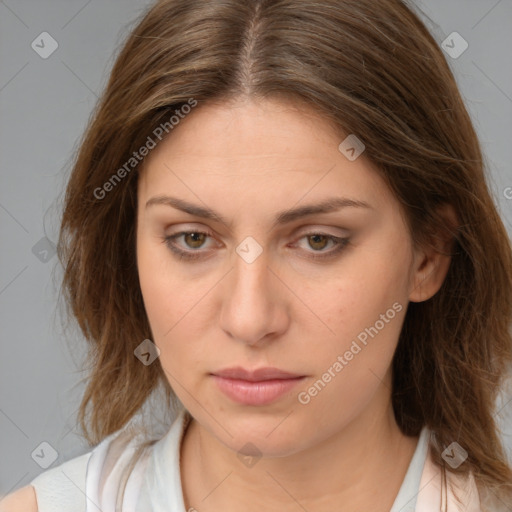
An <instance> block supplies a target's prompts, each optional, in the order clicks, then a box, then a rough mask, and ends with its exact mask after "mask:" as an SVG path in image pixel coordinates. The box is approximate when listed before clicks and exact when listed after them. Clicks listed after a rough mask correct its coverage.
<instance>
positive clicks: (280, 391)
mask: <svg viewBox="0 0 512 512" xmlns="http://www.w3.org/2000/svg"><path fill="white" fill-rule="evenodd" d="M212 377H213V379H214V381H215V383H216V384H217V387H218V389H219V390H220V391H222V392H223V393H224V395H226V396H227V397H228V398H229V399H231V400H232V401H234V402H237V403H239V404H242V405H251V406H262V405H267V404H270V403H272V402H274V401H276V400H277V399H278V398H280V397H282V396H283V395H286V394H287V393H289V392H290V391H291V390H292V389H293V388H294V387H295V386H296V385H297V384H298V383H299V382H301V381H302V380H303V379H304V378H305V376H304V375H298V374H295V373H290V372H286V371H284V370H280V369H278V368H258V369H256V370H246V369H244V368H241V367H237V368H226V369H224V370H220V371H218V372H215V373H213V374H212Z"/></svg>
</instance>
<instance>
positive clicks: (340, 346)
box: [137, 99, 450, 512]
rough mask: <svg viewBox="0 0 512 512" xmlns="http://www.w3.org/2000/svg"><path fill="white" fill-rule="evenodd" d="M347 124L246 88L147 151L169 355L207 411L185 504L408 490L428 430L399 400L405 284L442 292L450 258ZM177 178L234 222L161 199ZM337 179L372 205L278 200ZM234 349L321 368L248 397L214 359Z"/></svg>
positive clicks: (160, 316)
mask: <svg viewBox="0 0 512 512" xmlns="http://www.w3.org/2000/svg"><path fill="white" fill-rule="evenodd" d="M299 108H300V110H299ZM344 138H345V135H343V136H340V134H339V133H337V132H336V130H335V129H334V127H333V126H332V125H330V124H329V123H328V122H327V121H326V120H325V119H324V118H322V117H320V116H319V115H318V114H317V113H316V112H315V111H313V110H311V109H310V107H304V106H299V105H298V104H294V103H291V102H285V101H283V100H280V101H277V100H260V101H255V100H249V99H239V100H236V101H232V102H230V103H219V104H205V105H199V106H198V107H196V108H195V109H194V110H193V111H192V113H190V114H189V115H188V116H187V117H186V118H185V119H184V120H182V121H181V122H180V124H179V125H178V126H176V127H175V128H174V130H173V131H172V133H171V136H169V137H168V138H166V139H164V140H163V141H162V142H161V143H159V145H158V146H157V147H156V148H155V149H154V150H152V152H151V154H150V155H149V157H147V159H146V161H145V162H144V164H145V165H144V170H143V172H142V173H141V176H140V179H139V188H138V217H137V262H138V269H139V279H140V286H141V290H142V293H143V297H144V303H145V307H146V311H147V314H148V318H149V321H150V325H151V329H152V334H153V341H154V342H155V343H156V345H157V346H158V347H159V349H160V351H161V352H160V364H161V365H162V367H163V368H164V371H165V375H166V377H167V379H168V381H169V383H170V384H171V386H172V387H173V389H174V391H175V392H176V394H177V396H178V398H179V399H180V400H181V402H182V403H183V404H184V406H185V407H186V408H187V410H188V411H189V412H190V413H191V415H192V417H193V420H192V422H191V424H190V426H189V428H188V429H187V431H186V434H185V436H184V440H183V443H182V447H181V456H182V467H181V477H182V486H183V494H184V499H185V504H186V507H187V510H188V509H189V508H191V507H194V508H195V509H196V510H198V511H200V512H203V511H204V512H207V511H214V510H224V511H228V512H229V511H235V510H237V511H239V510H246V511H249V512H251V511H260V510H280V511H283V510H285V511H288V510H290V511H292V510H299V505H300V506H301V507H303V508H305V509H306V510H308V511H324V510H325V511H326V510H334V509H339V504H340V503H343V505H344V508H343V510H344V512H352V511H353V512H355V511H358V510H374V511H380V510H382V511H389V509H390V507H391V506H392V504H393V501H394V499H395V497H396V494H397V493H398V490H399V488H400V485H401V483H402V481H403V478H404V476H405V473H406V471H407V468H408V465H409V463H410V460H411V457H412V455H413V452H414V449H415V447H416V444H417V438H410V437H406V436H404V435H403V434H402V433H401V432H400V430H399V428H398V426H397V424H396V421H395V418H394V415H393V411H392V408H391V401H390V390H391V369H390V367H391V362H392V357H393V354H394V351H395V348H396V345H397V341H398V337H399V334H400V330H401V327H402V324H403V320H404V316H405V313H406V309H407V304H408V302H409V301H423V300H427V299H428V298H430V297H431V296H432V295H434V294H435V293H436V292H437V291H438V289H439V288H440V286H441V284H442V282H443V279H444V277H445V275H446V272H447V270H448V266H449V261H450V260H449V257H447V256H442V255H441V254H439V253H438V252H437V251H435V250H433V249H421V248H415V247H413V245H412V241H411V237H410V233H409V232H408V230H407V226H406V223H405V220H404V216H403V212H402V210H401V208H400V205H399V203H398V202H397V200H396V199H395V197H394V196H393V194H392V193H391V191H390V190H389V189H388V187H387V186H386V185H385V183H384V181H383V180H382V178H381V177H380V176H379V175H378V172H377V170H376V169H375V167H374V166H373V164H372V163H371V162H370V161H368V160H367V159H366V158H365V155H364V153H363V155H362V156H360V157H359V158H357V159H356V160H355V161H353V162H351V161H349V160H348V159H347V158H346V157H345V156H344V155H343V154H342V153H341V152H340V151H339V150H338V145H339V144H340V142H341V141H342V140H343V139H344ZM162 195H169V196H173V197H177V198H180V199H182V200H185V201H188V202H191V203H194V204H196V205H199V206H202V207H205V206H207V207H209V208H211V209H212V210H214V211H216V212H218V213H219V214H221V215H222V216H223V217H224V218H225V219H226V221H227V223H225V224H224V223H222V222H219V221H216V220H211V219H204V218H201V217H197V216H192V215H190V214H188V213H184V212H182V211H180V210H178V209H175V208H173V207H171V206H169V205H165V204H156V205H152V206H148V207H146V203H147V201H148V200H149V199H150V198H153V197H155V196H162ZM332 196H344V197H348V198H351V199H355V200H358V201H364V202H366V203H368V204H369V205H370V207H369V208H358V207H345V208H343V209H340V210H339V211H336V212H331V213H323V214H315V215H311V216H309V217H303V218H301V219H298V220H295V221H294V222H292V223H290V224H286V225H279V226H277V227H272V221H273V218H274V216H275V215H276V214H277V213H278V212H280V211H282V210H286V209H290V208H294V207H297V206H304V205H306V204H312V203H317V202H320V201H321V200H323V199H326V198H327V197H332ZM180 231H189V232H192V233H194V232H197V231H200V232H201V231H205V232H207V233H208V234H209V236H207V237H204V238H200V237H199V238H198V239H194V238H192V237H190V236H189V237H184V236H181V237H178V238H177V239H175V240H174V243H175V245H177V246H178V247H179V248H181V249H182V250H184V251H189V252H194V251H196V252H199V253H201V254H202V257H200V258H199V259H196V260H190V261H189V260H183V259H182V260H180V258H179V256H176V255H175V254H174V253H173V252H172V251H171V250H170V249H169V247H168V246H167V245H166V244H165V243H163V241H164V239H165V237H166V236H168V235H172V234H176V233H178V232H180ZM314 233H320V234H327V235H330V236H338V237H342V238H343V237H348V238H349V243H348V244H347V245H346V246H345V247H344V248H343V249H342V250H341V252H339V253H337V254H336V255H335V256H333V257H331V258H326V259H324V260H314V259H313V258H312V257H313V256H314V255H315V254H319V253H322V252H323V253H325V254H327V253H328V252H329V251H332V249H333V247H334V244H333V242H332V240H331V241H330V239H329V238H325V239H323V238H319V239H316V240H315V239H314V237H313V239H312V238H311V236H306V235H312V234H314ZM248 236H251V237H253V238H254V239H255V240H256V241H257V243H258V244H259V246H260V247H261V248H262V250H263V252H262V253H261V254H260V255H259V256H258V257H257V258H256V259H255V261H253V262H252V263H247V262H246V261H245V260H244V259H243V258H242V257H240V256H239V255H238V254H237V252H236V250H235V249H236V248H237V246H239V244H240V243H241V242H242V241H243V240H244V239H245V238H246V237H248ZM441 249H446V248H445V247H443V248H441ZM394 303H398V304H400V305H402V310H401V312H399V313H397V314H396V316H395V317H394V318H393V319H392V320H390V321H389V322H388V323H386V324H385V327H384V328H383V329H381V330H380V331H379V333H378V335H377V336H375V337H374V338H373V339H371V338H370V339H369V341H368V344H367V346H365V347H364V348H363V349H362V350H361V351H360V352H359V353H357V355H355V356H354V358H353V359H352V360H351V361H349V362H348V364H347V365H346V366H345V367H344V368H343V370H342V371H341V372H339V373H337V374H336V377H335V378H333V379H332V380H331V381H330V382H329V383H328V384H327V385H326V386H325V388H324V389H322V391H321V392H320V393H318V394H317V395H316V396H315V397H313V398H312V399H311V401H310V402H309V403H307V404H306V405H303V404H301V403H300V402H299V401H298V398H297V396H298V393H299V392H301V391H304V390H307V389H308V388H310V387H311V386H312V384H313V383H315V382H316V381H318V379H320V378H321V377H322V375H323V374H324V373H325V372H326V371H327V370H328V369H329V368H330V367H332V365H333V363H334V362H335V361H336V360H337V357H338V356H339V355H343V354H344V353H345V352H346V351H347V350H348V349H349V347H350V345H351V343H352V341H353V340H355V339H356V337H357V335H358V334H359V333H360V332H361V331H364V329H365V328H367V327H370V326H374V325H375V323H376V321H377V320H379V318H381V317H380V315H381V314H383V313H385V312H386V311H387V310H388V309H389V308H391V307H392V305H393V304H394ZM232 366H243V367H245V368H251V369H253V368H259V367H263V366H273V367H277V368H280V369H283V370H286V371H289V372H292V373H297V374H300V375H304V376H306V377H305V379H304V380H303V382H301V383H300V384H299V385H298V386H297V387H296V388H294V389H293V390H292V391H291V392H289V393H287V394H286V395H284V396H282V397H281V398H279V399H278V400H276V401H275V402H273V403H271V404H269V405H264V406H249V405H242V404H238V403H235V402H233V401H232V400H231V399H229V398H228V397H227V396H226V395H224V394H223V393H222V392H221V391H220V390H219V389H218V387H217V386H216V384H215V382H214V380H213V378H212V376H211V375H210V374H211V373H212V372H215V371H218V370H220V369H222V368H226V367H232ZM249 442H250V443H252V444H254V445H255V446H256V447H257V448H258V450H259V451H260V452H261V455H262V457H261V459H259V460H258V461H257V463H256V464H255V465H253V466H252V467H247V466H245V465H244V464H243V463H242V462H241V460H240V458H239V457H238V451H239V450H240V449H241V447H243V446H244V445H245V444H246V443H249ZM205 496H208V497H207V498H206V499H204V500H203V498H205Z"/></svg>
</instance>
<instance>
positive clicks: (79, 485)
mask: <svg viewBox="0 0 512 512" xmlns="http://www.w3.org/2000/svg"><path fill="white" fill-rule="evenodd" d="M91 454H92V451H90V452H87V453H85V454H84V455H81V456H79V457H75V458H73V459H71V460H69V461H67V462H64V463H63V464H61V465H59V466H56V467H54V468H51V469H48V470H46V471H44V472H43V473H41V474H40V475H38V476H37V477H36V478H34V479H33V480H32V481H31V482H30V486H31V487H32V489H33V492H34V497H35V498H36V503H37V507H38V508H37V507H36V508H35V510H38V512H46V511H47V510H48V511H50V510H67V511H69V512H82V511H85V508H86V502H85V482H86V473H87V464H88V462H89V458H90V456H91ZM1 512H3V510H2V511H1Z"/></svg>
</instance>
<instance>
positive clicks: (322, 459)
mask: <svg viewBox="0 0 512 512" xmlns="http://www.w3.org/2000/svg"><path fill="white" fill-rule="evenodd" d="M386 389H387V388H383V389H382V390H379V392H378V393H377V395H378V394H379V393H386ZM388 394H389V391H388ZM374 402H375V404H379V408H378V409H377V410H376V408H375V407H372V406H371V404H370V406H369V407H367V409H366V410H365V411H364V412H363V413H362V414H361V415H360V416H359V417H357V418H356V419H355V420H354V421H352V422H351V423H349V424H348V425H346V427H345V428H343V430H342V431H340V432H336V433H335V434H334V435H332V436H331V437H328V438H326V439H324V440H323V441H322V442H321V443H318V444H315V445H314V446H312V447H311V448H309V449H307V450H304V451H301V452H298V453H294V454H292V455H290V456H287V457H274V458H265V457H263V458H261V459H260V460H259V461H258V462H257V463H256V464H255V465H254V466H252V467H247V468H246V467H244V466H243V465H241V464H240V461H239V460H238V458H237V453H236V452H234V451H233V450H231V449H230V448H228V447H226V446H225V445H224V444H222V443H221V442H220V441H218V440H217V439H216V438H215V437H214V436H212V435H211V434H210V433H209V432H208V431H207V430H206V429H204V428H203V427H202V426H201V425H200V424H199V423H198V422H197V421H195V420H194V419H192V420H191V422H190V424H189V426H188V429H187V432H186V433H185V436H184V439H183V442H182V446H181V460H182V465H181V473H182V486H183V494H184V499H185V505H186V509H187V510H189V509H192V510H193V509H194V508H195V509H197V510H200V511H201V512H208V511H210V510H211V511H214V510H223V511H226V512H230V511H231V510H233V511H234V510H238V511H239V510H245V511H247V512H252V511H260V510H269V505H270V504H272V505H273V506H272V508H275V509H276V510H277V508H278V507H279V510H280V511H281V512H284V511H288V510H290V511H292V510H293V511H296V510H298V509H297V506H299V505H300V506H301V507H302V508H303V509H306V510H326V509H329V508H331V509H336V508H339V504H340V503H343V505H344V506H343V510H344V512H352V511H354V512H355V511H358V510H372V511H379V510H382V511H389V510H390V508H391V506H392V505H393V502H394V500H395V498H396V495H397V494H398V491H399V489H400V486H401V483H402V481H403V479H404V477H405V473H406V472H407V468H408V466H409V463H410V461H411V458H412V456H413V453H414V450H415V448H416V445H417V442H418V438H417V437H415V438H411V437H407V436H404V435H403V434H402V433H401V431H400V429H399V427H398V425H397V423H396V421H395V418H394V414H393V411H392V406H391V402H390V399H389V397H388V400H384V401H383V397H382V396H376V397H375V398H374Z"/></svg>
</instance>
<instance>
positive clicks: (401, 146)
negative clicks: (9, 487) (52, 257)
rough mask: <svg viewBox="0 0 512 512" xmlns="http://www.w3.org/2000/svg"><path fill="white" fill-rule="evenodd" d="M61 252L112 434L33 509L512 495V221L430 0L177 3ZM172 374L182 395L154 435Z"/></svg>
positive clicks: (121, 94) (404, 501) (95, 422)
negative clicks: (501, 398) (511, 449)
mask: <svg viewBox="0 0 512 512" xmlns="http://www.w3.org/2000/svg"><path fill="white" fill-rule="evenodd" d="M59 247H60V256H61V260H62V262H63V264H64V267H65V280H64V284H65V289H66V291H67V298H68V301H69V304H70V306H71V309H72V312H73V314H74V315H75V317H76V318H77V320H78V322H79V325H80V327H81V329H82V331H83V333H84V335H85V336H86V337H87V339H88V340H89V341H90V343H91V348H92V350H91V358H92V362H93V370H92V374H91V377H90V381H89V384H88V387H87V390H86V393H85V396H84V398H83V402H82V406H81V410H80V421H81V425H82V427H83V430H84V434H85V436H86V438H87V439H88V440H89V442H90V444H91V446H93V445H97V446H95V447H94V449H93V450H91V451H90V452H88V453H87V454H85V455H83V456H81V457H78V458H76V459H73V460H71V461H68V462H66V463H64V464H63V465H61V466H59V467H57V468H53V469H50V470H48V471H46V472H45V473H43V474H42V475H39V476H38V477H37V478H36V479H35V480H33V482H31V484H32V485H31V486H27V487H26V488H24V489H21V490H20V491H18V492H17V493H15V494H14V495H13V496H11V497H8V498H7V499H6V500H5V501H4V504H3V506H4V509H5V510H7V511H8V512H12V511H16V510H24V511H26V510H39V511H40V512H46V511H50V510H68V511H71V510H73V511H75V510H76V511H84V510H87V511H90V510H97V509H98V508H99V509H101V510H103V511H110V510H112V511H114V510H123V511H127V510H141V511H146V510H155V511H160V510H162V511H163V510H176V511H179V512H184V511H185V510H188V511H191V510H197V511H199V512H203V511H205V512H207V511H217V510H223V511H231V510H245V511H249V512H251V511H253V510H254V511H255V510H276V509H278V508H279V510H281V511H282V510H285V511H288V510H290V511H291V510H298V509H299V508H302V509H303V510H307V511H320V510H340V508H341V507H342V508H343V510H344V511H346V512H353V511H356V510H372V511H382V512H384V511H385V512H388V511H391V512H399V511H400V512H405V511H413V510H415V511H417V512H419V511H433V510H439V511H441V510H443V511H445V510H448V511H452V510H454V511H455V510H466V511H498V510H510V507H511V506H512V483H511V482H512V471H511V468H510V466H509V464H508V463H507V460H506V458H505V455H504V450H503V446H502V444H501V441H500V438H499V432H498V429H497V426H496V423H495V419H494V416H493V414H494V402H495V398H496V394H497V392H498V391H499V389H500V386H501V384H502V382H503V378H504V376H505V374H506V370H507V368H508V367H509V366H510V362H511V360H512V341H511V338H510V334H509V331H508V329H509V326H510V322H511V315H512V296H511V287H510V285H511V283H512V257H511V255H512V252H511V247H510V242H509V240H508V237H507V233H506V231H505V229H504V226H503V223H502V222H501V220H500V218H499V216H498V214H497V212H496V208H495V206H494V204H493V201H492V199H491V197H490V194H489V190H488V188H487V185H486V181H485V174H484V171H483V163H482V154H481V151H480V146H479V143H478V140H477V137H476V135H475V132H474V129H473V126H472V123H471V120H470V118H469V116H468V113H467V111H466V108H465V106H464V104H463V101H462V99H461V97H460V94H459V92H458V90H457V86H456V83H455V80H454V78H453V76H452V74H451V72H450V69H449V67H448V65H447V63H446V61H445V59H444V57H443V55H442V53H441V51H440V49H439V48H438V46H437V44H436V42H435V41H434V39H433V38H432V37H431V36H430V34H429V33H428V31H427V30H426V28H425V27H424V25H423V24H422V23H421V21H420V20H419V19H418V17H417V16H416V15H415V14H414V13H413V12H412V10H411V8H409V7H408V6H407V5H406V4H405V3H404V2H402V1H400V0H382V1H381V2H373V1H370V0H357V1H353V0H352V1H351V0H343V1H340V0H309V1H300V2H299V1H297V0H274V1H270V0H267V1H265V0H262V1H254V2H245V1H242V0H225V1H223V2H220V1H210V2H204V1H197V0H193V1H190V0H163V1H160V2H158V3H157V4H155V6H154V7H153V8H152V9H151V10H149V12H148V13H147V14H146V15H145V17H144V18H143V19H142V21H141V22H140V23H139V25H138V26H137V27H136V28H135V30H134V31H133V33H132V34H130V36H129V37H128V40H127V42H126V43H125V45H124V47H123V49H122V51H121V53H120V55H119V57H118V58H117V61H116V63H115V65H114V68H113V70H112V74H111V77H110V81H109V83H108V85H107V88H106V91H105V93H104V95H103V97H102V99H101V101H100V103H99V105H98V108H97V111H96V113H95V116H94V118H93V119H92V121H91V123H90V126H89V127H88V129H87V132H86V135H85V137H84V140H83V142H82V145H81V148H80V152H79V154H78V157H77V161H76V163H75V166H74V169H73V173H72V175H71V178H70V181H69V184H68V188H67V195H66V203H65V211H64V216H63V221H62V228H61V237H60V241H59ZM159 386H163V389H164V390H165V391H166V398H167V400H166V403H164V404H163V405H162V404H159V405H158V404H157V405H153V407H155V408H159V407H165V408H167V407H169V406H170V404H172V402H173V398H176V397H177V398H178V401H177V402H176V403H177V405H176V408H175V411H176V413H177V418H176V420H175V421H174V423H173V424H172V426H171V427H170V428H169V429H168V432H166V433H165V435H163V436H162V437H161V438H159V439H148V438H147V436H146V434H145V432H144V429H141V428H140V425H137V424H136V423H135V422H134V421H133V419H134V418H136V413H137V412H139V411H140V409H141V407H142V406H143V405H144V404H145V403H147V400H148V397H150V396H151V393H152V392H153V391H155V390H158V389H159ZM98 443H99V444H98Z"/></svg>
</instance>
